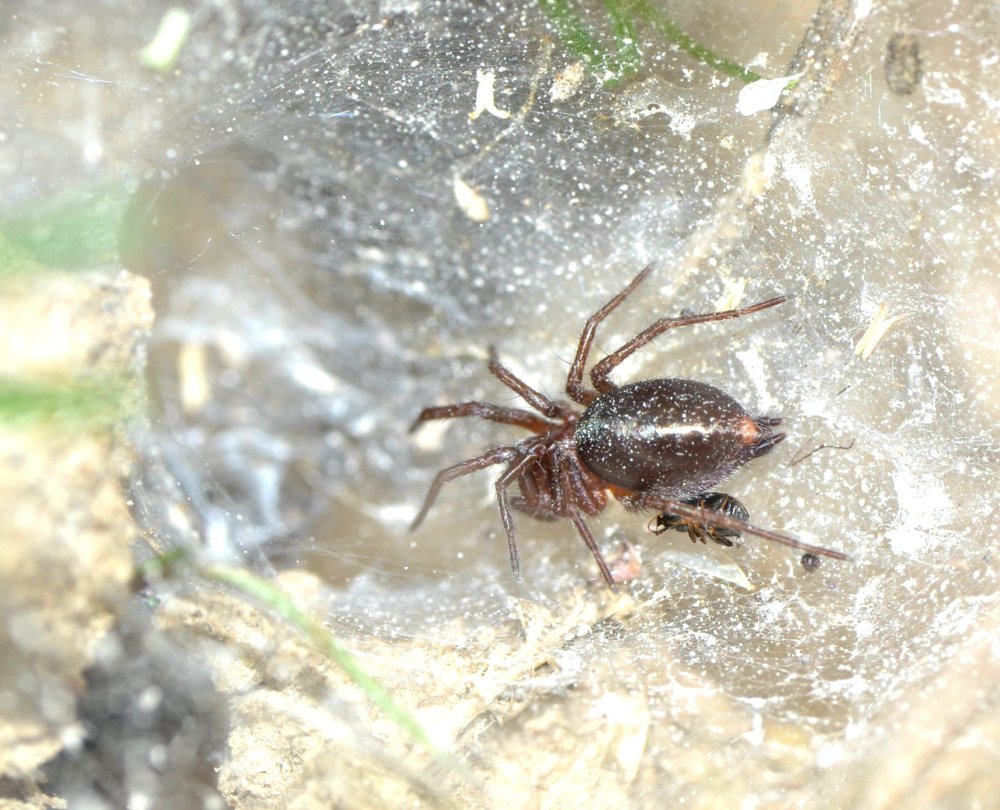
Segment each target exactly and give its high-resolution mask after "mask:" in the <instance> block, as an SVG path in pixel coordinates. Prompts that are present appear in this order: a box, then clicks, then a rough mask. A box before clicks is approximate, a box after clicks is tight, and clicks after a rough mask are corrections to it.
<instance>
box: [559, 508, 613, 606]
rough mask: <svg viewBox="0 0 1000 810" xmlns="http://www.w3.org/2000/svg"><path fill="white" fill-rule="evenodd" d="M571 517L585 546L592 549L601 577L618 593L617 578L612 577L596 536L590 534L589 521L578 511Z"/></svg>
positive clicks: (570, 513)
mask: <svg viewBox="0 0 1000 810" xmlns="http://www.w3.org/2000/svg"><path fill="white" fill-rule="evenodd" d="M569 517H570V520H572V521H573V525H574V526H576V530H577V531H578V532H579V533H580V537H582V538H583V542H584V544H585V545H586V546H587V548H589V549H590V553H591V554H593V555H594V559H595V560H596V561H597V567H598V568H600V569H601V576H602V577H604V581H605V582H606V583H608V587H609V588H611V590H613V591H617V590H618V587H617V585H616V584H615V578H614V577H613V576H611V569H610V568H608V564H607V563H606V562H605V561H604V555H603V554H601V550H600V549H599V548H598V547H597V543H596V542H595V541H594V535H592V534H591V533H590V527H589V526H588V525H587V521H585V520H584V519H583V515H581V514H580V513H579V512H577V511H576V509H570V510H569Z"/></svg>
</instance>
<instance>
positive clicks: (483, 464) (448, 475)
mask: <svg viewBox="0 0 1000 810" xmlns="http://www.w3.org/2000/svg"><path fill="white" fill-rule="evenodd" d="M515 455H517V451H516V450H515V449H514V448H513V447H494V448H492V449H491V450H487V451H486V452H485V453H483V454H482V455H481V456H476V457H475V458H470V459H466V460H465V461H460V462H459V463H458V464H453V465H452V466H450V467H445V468H444V469H443V470H441V471H440V472H439V473H438V474H437V475H436V476H434V481H432V482H431V488H430V489H429V490H427V496H426V497H425V498H424V503H423V505H422V506H421V507H420V511H419V512H417V516H416V517H415V518H413V522H412V523H411V524H410V531H411V532H412V531H413V530H414V529H416V528H417V527H418V526H419V525H420V524H421V523H423V522H424V518H425V517H427V512H428V511H429V510H430V508H431V506H432V505H433V503H434V500H435V499H436V498H437V496H438V492H440V491H441V487H442V486H444V485H445V484H447V483H448V482H449V481H454V480H455V479H456V478H461V477H462V476H463V475H469V474H470V473H474V472H477V471H479V470H483V469H485V468H487V467H492V466H493V465H494V464H500V463H501V462H504V461H509V460H510V459H511V458H513V457H514V456H515Z"/></svg>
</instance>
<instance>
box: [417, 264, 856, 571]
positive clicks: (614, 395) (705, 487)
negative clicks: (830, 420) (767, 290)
mask: <svg viewBox="0 0 1000 810" xmlns="http://www.w3.org/2000/svg"><path fill="white" fill-rule="evenodd" d="M652 269H653V268H652V265H648V266H646V267H644V268H643V269H642V270H641V271H640V272H639V274H638V275H637V276H636V277H635V278H634V279H632V281H631V282H630V283H629V284H628V286H627V287H625V289H624V290H622V291H621V292H620V293H618V295H616V296H615V297H614V298H612V299H611V300H610V301H608V303H606V304H605V305H604V306H603V307H601V308H600V309H599V310H598V311H597V312H595V313H594V314H593V315H592V316H591V317H590V319H589V320H588V321H587V323H586V324H585V325H584V327H583V332H582V334H581V335H580V342H579V344H578V346H577V349H576V357H575V358H574V360H573V364H572V365H571V366H570V369H569V376H568V377H567V379H566V395H567V396H568V397H569V399H571V400H572V401H573V402H574V403H577V405H579V406H583V407H582V410H581V408H580V407H577V405H574V404H572V403H570V402H566V401H563V400H558V401H557V400H552V399H549V397H547V396H545V395H544V394H542V393H540V392H539V391H536V390H535V389H534V388H532V387H531V386H530V385H528V384H527V383H526V382H524V381H523V380H521V379H520V378H518V377H516V376H515V375H514V374H513V373H512V372H511V371H510V370H509V369H507V368H506V367H505V366H503V365H502V364H501V363H500V360H499V358H498V357H497V354H496V352H495V351H494V350H493V349H492V347H491V349H490V361H489V370H490V372H492V374H493V375H494V376H495V377H496V378H497V379H498V380H500V382H502V383H503V384H504V385H506V386H507V387H508V388H510V389H511V390H512V391H513V392H514V393H516V394H517V395H518V396H520V397H521V399H523V400H524V401H525V402H526V403H527V404H528V405H530V406H531V408H532V409H533V410H528V409H526V408H512V407H507V406H502V405H493V404H491V403H488V402H475V401H473V402H460V403H457V404H455V405H440V406H433V407H429V408H424V410H423V411H421V412H420V415H419V416H418V417H417V419H416V421H415V422H414V423H413V426H412V428H411V431H412V430H416V429H417V428H418V427H419V426H420V425H422V424H423V423H424V422H427V421H430V420H432V419H456V418H459V417H463V416H478V417H479V418H480V419H487V420H489V421H492V422H501V423H503V424H507V425H515V426H517V427H521V428H524V429H525V430H527V431H530V434H531V435H529V436H528V437H527V438H525V439H523V440H522V441H520V442H518V443H517V444H509V445H501V446H498V447H492V448H490V449H489V450H487V451H486V452H484V453H482V454H481V455H479V456H476V457H475V458H470V459H467V460H465V461H461V462H459V463H458V464H454V465H452V466H450V467H445V468H444V469H443V470H441V471H440V472H439V473H438V474H437V476H436V477H435V478H434V481H433V482H432V483H431V486H430V489H429V490H428V492H427V496H426V498H424V502H423V505H422V506H421V507H420V511H419V512H417V516H416V517H415V518H414V520H413V523H412V524H411V526H410V529H411V530H413V529H416V528H417V527H418V526H419V525H420V524H421V523H422V522H423V520H424V518H425V517H426V515H427V512H428V511H429V510H430V508H431V505H432V504H433V503H434V501H435V499H436V498H437V496H438V493H439V492H440V490H441V487H442V486H444V485H445V484H446V483H448V482H449V481H453V480H455V479H456V478H461V477H462V476H464V475H469V474H470V473H474V472H477V471H479V470H483V469H486V468H487V467H492V466H494V465H498V464H502V465H504V467H503V470H502V472H501V473H500V476H499V477H498V478H497V480H496V483H495V489H496V498H497V507H498V508H499V510H500V518H501V520H502V521H503V526H504V530H505V532H506V535H507V547H508V551H509V553H510V564H511V568H512V569H513V570H514V576H515V577H516V578H517V579H518V580H520V578H521V564H520V558H519V556H518V551H517V538H516V534H515V530H514V519H513V515H512V513H511V509H512V508H513V509H516V510H518V511H520V512H522V513H524V514H527V515H528V516H530V517H533V518H536V519H541V520H553V519H556V518H568V519H569V520H570V521H571V522H572V523H573V525H574V526H575V527H576V530H577V532H578V533H579V535H580V537H581V538H582V539H583V542H584V544H585V545H586V546H587V548H588V549H590V552H591V554H593V555H594V559H595V560H596V561H597V567H598V568H599V569H600V571H601V576H602V577H603V578H604V581H605V582H606V583H607V584H608V585H609V586H610V587H612V588H614V587H615V577H614V576H613V574H612V572H611V570H610V569H609V567H608V564H607V562H606V561H605V559H604V556H603V555H602V554H601V550H600V549H599V548H598V546H597V543H596V541H595V540H594V536H593V534H591V531H590V527H589V526H588V525H587V521H586V518H587V517H594V516H596V515H598V514H600V513H601V512H602V511H603V510H604V508H605V506H607V503H608V496H609V495H612V496H614V497H615V498H617V499H618V500H620V501H621V502H622V504H623V505H624V506H625V508H626V509H629V510H632V511H640V510H642V511H655V512H658V513H659V517H657V518H656V519H655V521H656V526H657V527H659V528H660V531H663V530H666V529H668V528H681V529H682V530H685V531H687V532H688V534H689V535H690V536H691V539H692V540H697V539H701V540H702V541H704V540H705V538H708V539H711V540H713V541H715V542H717V543H722V544H723V545H731V544H732V542H731V538H734V537H736V536H738V535H740V534H741V533H745V534H751V535H755V536H757V537H762V538H764V539H766V540H773V541H774V542H777V543H781V544H783V545H786V546H789V547H791V548H796V549H800V550H802V551H805V552H808V553H811V554H814V555H822V556H826V557H834V558H837V559H846V555H844V554H842V553H840V552H839V551H831V550H830V549H825V548H820V547H818V546H813V545H809V544H808V543H803V542H802V541H800V540H798V539H796V538H795V537H792V536H791V535H787V534H784V533H782V532H777V531H772V530H770V529H762V528H759V527H757V526H753V525H751V524H750V523H748V522H747V519H748V517H749V515H748V514H747V511H746V509H744V508H743V505H742V504H741V503H740V502H739V501H737V500H736V499H735V498H732V497H730V496H728V495H724V494H722V493H718V492H711V491H710V490H711V487H713V486H715V485H716V484H718V483H719V482H720V481H723V480H724V479H726V478H728V477H729V476H730V475H732V473H733V472H735V471H736V470H737V469H738V468H739V467H741V466H743V465H744V464H746V462H748V461H750V460H751V459H754V458H757V457H758V456H762V455H764V454H765V453H767V452H769V451H770V450H771V449H772V448H773V447H774V446H775V445H777V444H778V443H779V442H781V441H782V440H783V439H784V438H785V434H784V433H778V432H775V430H774V428H776V427H778V425H780V424H781V420H780V419H777V418H774V417H767V416H751V415H750V414H749V413H747V411H746V410H745V409H744V408H743V406H742V405H740V404H739V403H738V402H737V401H736V400H734V399H733V398H732V397H730V396H729V395H728V394H726V393H725V392H724V391H721V390H719V389H718V388H715V387H714V386H711V385H707V384H705V383H700V382H695V381H694V380H684V379H655V380H641V381H639V382H634V383H630V384H628V385H622V386H619V385H617V384H616V383H614V382H612V381H611V380H610V379H609V375H610V374H611V372H612V371H614V369H615V368H616V367H617V366H619V365H620V364H621V363H622V362H623V361H624V360H625V359H626V358H627V357H629V356H630V355H632V354H633V353H634V352H635V351H637V350H638V349H641V348H642V347H643V346H645V345H646V344H647V343H649V342H650V341H652V340H653V339H654V338H656V337H657V336H658V335H661V334H663V333H664V332H666V331H667V330H669V329H674V328H676V327H680V326H693V325H695V324H699V323H710V322H713V321H725V320H731V319H733V318H741V317H743V316H745V315H751V314H753V313H755V312H760V311H761V310H765V309H770V308H771V307H774V306H777V305H778V304H782V303H784V302H785V301H786V300H787V298H785V297H783V296H782V297H778V298H770V299H768V300H767V301H762V302H760V303H759V304H753V305H752V306H748V307H743V308H741V309H731V310H726V311H724V312H711V313H704V314H695V315H689V314H685V315H680V316H678V317H674V318H660V319H659V320H657V321H655V322H654V323H652V324H650V325H649V326H647V327H646V328H645V329H643V330H642V331H641V332H639V333H638V334H637V335H636V336H635V337H633V338H632V339H631V340H629V341H627V342H626V343H625V344H624V345H622V346H621V347H619V348H618V349H616V350H615V351H613V352H611V353H610V354H609V355H607V356H606V357H604V358H603V359H601V360H600V361H598V362H597V363H595V364H594V366H593V367H592V368H591V369H590V382H591V385H592V386H593V388H588V387H586V385H585V384H584V370H585V368H586V366H587V360H588V357H589V355H590V348H591V345H592V344H593V342H594V337H595V335H596V333H597V327H598V326H600V324H601V322H602V321H604V319H605V318H607V317H608V315H610V314H611V313H612V312H613V311H614V310H615V309H616V308H617V307H618V306H619V305H620V304H621V303H622V302H623V301H624V300H625V299H626V298H627V297H628V296H629V294H631V293H632V292H633V290H635V288H636V287H638V286H639V284H640V283H642V281H643V280H644V279H645V278H646V277H647V276H648V275H649V274H650V272H651V271H652ZM515 484H516V485H517V488H518V490H519V491H520V495H519V496H515V497H511V496H510V494H509V490H510V488H511V487H512V486H514V485H515ZM661 521H662V522H661Z"/></svg>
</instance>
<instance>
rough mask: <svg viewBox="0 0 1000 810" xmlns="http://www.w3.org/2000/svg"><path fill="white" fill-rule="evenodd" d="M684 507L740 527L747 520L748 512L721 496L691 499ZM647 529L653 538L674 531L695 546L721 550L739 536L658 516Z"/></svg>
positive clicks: (723, 530) (683, 519) (691, 522)
mask: <svg viewBox="0 0 1000 810" xmlns="http://www.w3.org/2000/svg"><path fill="white" fill-rule="evenodd" d="M684 503H686V504H687V505H688V506H696V507H700V508H701V509H708V510H709V511H711V512H716V513H718V514H722V515H728V516H729V517H731V518H735V519H736V520H739V521H741V522H743V523H746V522H747V521H748V520H750V513H749V512H748V511H747V508H746V507H745V506H744V505H743V504H741V503H740V502H739V501H738V500H736V498H734V497H733V496H732V495H726V493H724V492H706V493H704V494H703V495H698V496H697V497H694V498H687V499H685V501H684ZM648 528H649V530H650V531H651V532H652V533H653V534H663V533H664V532H665V531H667V529H676V530H677V531H679V532H687V534H688V537H690V538H691V542H692V543H697V542H698V541H699V540H700V541H701V542H702V543H707V542H708V541H709V540H711V541H713V542H715V543H718V544H719V545H720V546H731V545H732V544H733V540H735V539H737V538H738V537H739V536H740V533H739V532H738V531H736V530H735V529H726V528H723V527H721V526H709V525H706V524H704V523H697V522H695V521H693V520H689V519H687V518H683V517H681V516H680V515H672V514H670V513H665V514H661V515H657V516H656V517H655V518H653V519H652V520H651V521H649V526H648Z"/></svg>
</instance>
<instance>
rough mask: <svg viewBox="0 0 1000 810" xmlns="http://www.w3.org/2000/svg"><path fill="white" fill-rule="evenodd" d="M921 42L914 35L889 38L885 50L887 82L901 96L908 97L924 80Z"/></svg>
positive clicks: (899, 35) (900, 33)
mask: <svg viewBox="0 0 1000 810" xmlns="http://www.w3.org/2000/svg"><path fill="white" fill-rule="evenodd" d="M923 75H924V68H923V59H922V58H921V56H920V41H919V40H918V39H917V38H916V37H915V36H914V35H913V34H905V33H902V32H897V33H895V34H893V35H892V36H891V37H889V42H888V44H887V45H886V49H885V80H886V83H887V84H888V85H889V89H890V90H892V92H893V93H895V94H896V95H899V96H908V95H910V94H911V93H912V92H913V91H914V90H916V89H917V86H918V85H919V84H920V80H921V79H922V78H923Z"/></svg>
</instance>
